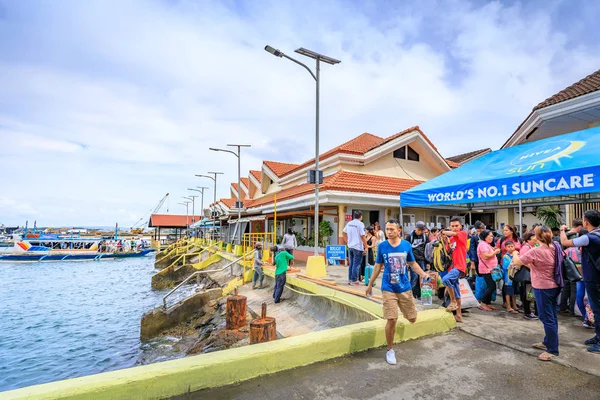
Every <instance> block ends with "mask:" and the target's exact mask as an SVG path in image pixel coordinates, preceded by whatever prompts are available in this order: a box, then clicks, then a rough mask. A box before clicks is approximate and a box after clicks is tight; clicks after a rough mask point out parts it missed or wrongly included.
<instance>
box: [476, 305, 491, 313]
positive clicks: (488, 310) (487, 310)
mask: <svg viewBox="0 0 600 400" xmlns="http://www.w3.org/2000/svg"><path fill="white" fill-rule="evenodd" d="M477 308H479V309H480V310H481V311H485V312H492V310H490V309H489V308H488V309H485V308H483V307H482V306H479V307H477Z"/></svg>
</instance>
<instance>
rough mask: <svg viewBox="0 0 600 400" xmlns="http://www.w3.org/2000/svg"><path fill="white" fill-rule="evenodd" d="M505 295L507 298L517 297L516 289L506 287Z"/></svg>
mask: <svg viewBox="0 0 600 400" xmlns="http://www.w3.org/2000/svg"><path fill="white" fill-rule="evenodd" d="M504 294H505V295H506V296H514V295H515V287H514V286H512V285H511V286H508V285H504Z"/></svg>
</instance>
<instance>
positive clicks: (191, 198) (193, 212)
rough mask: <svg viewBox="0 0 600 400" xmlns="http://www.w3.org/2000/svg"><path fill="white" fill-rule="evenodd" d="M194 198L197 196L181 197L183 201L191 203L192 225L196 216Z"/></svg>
mask: <svg viewBox="0 0 600 400" xmlns="http://www.w3.org/2000/svg"><path fill="white" fill-rule="evenodd" d="M196 197H198V196H187V197H186V196H183V198H184V199H188V200H191V201H192V225H194V215H196Z"/></svg>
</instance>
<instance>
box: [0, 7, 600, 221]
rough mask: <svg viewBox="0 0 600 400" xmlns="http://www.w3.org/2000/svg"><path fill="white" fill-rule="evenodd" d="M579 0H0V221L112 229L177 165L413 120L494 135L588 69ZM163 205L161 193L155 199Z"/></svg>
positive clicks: (285, 149) (485, 138) (326, 142)
mask: <svg viewBox="0 0 600 400" xmlns="http://www.w3.org/2000/svg"><path fill="white" fill-rule="evenodd" d="M599 18H600V5H598V4H597V2H594V1H526V2H518V1H507V2H484V1H461V0H450V1H437V2H436V1H419V2H416V1H415V2H395V1H366V2H359V1H327V2H324V1H291V2H284V1H261V2H250V1H248V2H245V1H225V2H210V1H191V0H188V1H185V0H179V1H176V0H172V1H166V0H163V1H159V0H123V1H115V0H106V1H101V0H86V1H78V0H60V1H51V0H46V1H36V0H28V1H18V0H0V160H1V162H2V164H1V165H2V166H3V172H2V173H1V174H0V223H4V224H7V225H13V224H19V225H23V224H24V222H25V220H29V221H30V223H31V222H32V221H33V220H37V221H38V224H40V225H112V224H113V223H114V222H119V224H120V226H125V227H126V226H130V225H131V224H133V223H134V222H135V221H137V220H138V219H139V218H141V217H142V216H144V215H145V214H146V213H147V212H148V211H149V210H150V209H151V208H153V206H154V205H155V204H156V203H157V202H158V201H159V200H160V199H161V197H162V196H163V195H164V194H165V193H166V192H169V193H171V196H170V200H169V202H168V206H169V210H170V212H178V213H185V207H183V206H180V205H177V204H176V203H178V202H179V201H181V196H184V195H185V194H186V193H185V192H186V188H188V187H194V186H197V185H202V186H210V187H211V191H209V192H208V194H207V196H208V198H209V199H212V196H213V193H212V182H211V181H209V180H208V179H204V180H203V179H200V178H196V177H194V174H201V173H205V172H206V171H212V170H218V171H223V172H224V173H225V175H224V177H223V178H222V179H221V181H220V184H219V187H218V190H217V194H218V197H228V193H229V189H228V188H229V183H230V182H233V181H236V180H237V165H236V160H235V157H233V156H229V155H227V154H217V153H212V152H209V151H208V150H207V149H208V147H222V146H225V145H226V144H227V143H248V144H252V146H253V147H252V148H251V149H248V150H246V151H244V154H243V157H242V168H243V171H246V172H247V170H248V169H250V168H252V169H259V168H260V165H261V162H262V160H263V159H267V160H275V161H282V162H302V161H305V160H307V159H309V158H310V157H312V156H313V148H314V147H313V146H314V144H313V140H312V138H313V134H314V84H313V81H312V80H311V78H310V76H309V75H308V74H307V73H306V71H304V70H303V69H301V68H299V67H298V66H296V65H294V64H292V63H290V62H288V61H287V60H282V59H277V58H275V57H273V56H270V55H269V54H268V53H266V52H265V51H264V50H263V47H264V46H265V45H266V44H270V45H272V46H274V47H277V48H279V49H281V50H283V51H286V52H288V53H290V54H292V53H293V50H294V49H296V48H298V47H306V48H310V49H313V50H315V51H319V52H321V53H324V54H327V55H330V56H332V57H335V58H338V59H340V60H342V63H341V64H339V65H335V66H329V65H325V66H323V69H322V78H323V79H322V97H321V137H322V140H321V148H322V149H323V150H327V149H329V148H331V147H333V146H334V145H336V144H339V143H342V142H344V141H346V140H348V139H350V138H352V137H355V136H357V135H359V134H361V133H362V132H370V133H373V134H376V135H379V136H388V135H391V134H393V133H395V132H398V131H401V130H403V129H405V128H407V127H410V126H413V125H419V126H420V127H421V128H422V129H423V131H424V132H425V133H426V134H427V135H428V136H429V137H430V138H431V140H432V141H433V142H434V143H435V144H436V146H437V147H438V149H439V150H440V151H441V153H442V154H443V155H445V156H452V155H455V154H458V153H462V152H466V151H471V150H475V149H478V148H483V147H492V148H498V147H499V146H501V145H502V143H504V141H505V140H506V139H507V138H508V137H509V136H510V134H511V133H512V132H513V131H514V130H515V128H516V127H517V126H518V125H519V123H520V122H521V121H522V120H523V119H524V118H525V117H526V116H527V115H528V114H529V112H530V110H531V108H532V107H533V106H535V105H536V104H537V103H539V102H541V101H542V100H544V99H545V98H546V97H548V96H550V95H552V94H554V93H555V92H557V91H559V90H561V89H563V88H564V87H566V86H568V85H570V84H571V83H573V82H575V81H577V80H579V79H581V78H583V77H584V76H586V75H588V74H589V73H591V72H593V71H595V70H597V69H599V68H600V48H599V47H600V44H599V43H598V41H597V40H595V39H596V38H597V37H598V28H597V24H596V23H595V22H594V21H597V20H599ZM163 211H166V207H164V208H163Z"/></svg>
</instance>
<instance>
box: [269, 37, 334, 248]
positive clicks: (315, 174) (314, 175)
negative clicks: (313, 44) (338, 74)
mask: <svg viewBox="0 0 600 400" xmlns="http://www.w3.org/2000/svg"><path fill="white" fill-rule="evenodd" d="M265 50H266V51H267V52H269V53H271V54H273V55H274V56H276V57H284V58H287V59H288V60H290V61H292V62H295V63H296V64H298V65H300V66H302V67H304V68H305V69H306V70H307V71H308V72H309V73H310V75H311V76H312V77H313V79H314V80H315V82H316V83H317V91H316V112H315V170H314V171H309V179H308V183H313V179H314V184H315V226H314V236H315V256H317V255H318V252H317V248H318V246H319V183H321V181H322V180H323V176H322V174H321V172H320V171H319V90H320V73H321V65H320V62H321V61H323V62H324V63H327V64H331V65H335V64H339V63H340V62H341V61H340V60H336V59H335V58H331V57H327V56H325V55H323V54H319V53H316V52H314V51H311V50H307V49H305V48H303V47H300V48H299V49H296V50H295V52H296V53H298V54H301V55H303V56H306V57H310V58H312V59H314V60H315V61H316V74H315V73H313V72H312V71H311V69H310V68H308V67H307V66H306V65H305V64H304V63H302V62H300V61H298V60H296V59H294V58H292V57H290V56H288V55H287V54H284V53H283V52H281V51H280V50H277V49H275V48H273V47H271V46H265Z"/></svg>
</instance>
